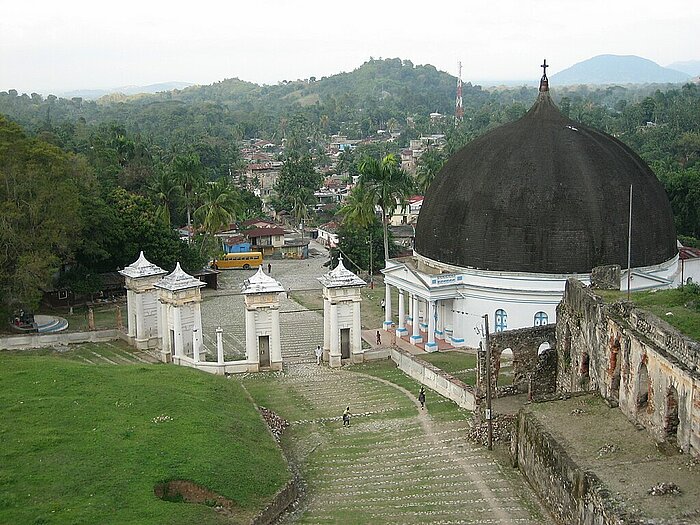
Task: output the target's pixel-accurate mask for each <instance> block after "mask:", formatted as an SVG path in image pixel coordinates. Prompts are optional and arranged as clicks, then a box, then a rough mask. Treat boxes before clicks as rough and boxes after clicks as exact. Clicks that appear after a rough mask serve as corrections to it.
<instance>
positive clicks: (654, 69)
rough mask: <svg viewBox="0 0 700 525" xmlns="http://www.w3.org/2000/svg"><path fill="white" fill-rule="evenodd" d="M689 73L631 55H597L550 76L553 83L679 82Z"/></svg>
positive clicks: (688, 76)
mask: <svg viewBox="0 0 700 525" xmlns="http://www.w3.org/2000/svg"><path fill="white" fill-rule="evenodd" d="M690 77H691V75H689V74H687V73H682V72H680V71H675V70H673V69H668V68H665V67H661V66H660V65H658V64H657V63H656V62H652V61H651V60H647V59H646V58H641V57H638V56H634V55H599V56H597V57H593V58H589V59H588V60H584V61H583V62H579V63H578V64H574V65H573V66H571V67H570V68H567V69H565V70H563V71H560V72H559V73H556V74H554V75H552V76H551V77H550V79H551V80H552V83H553V84H555V85H560V86H565V85H574V84H650V83H658V84H665V83H679V82H685V81H687V80H689V79H690Z"/></svg>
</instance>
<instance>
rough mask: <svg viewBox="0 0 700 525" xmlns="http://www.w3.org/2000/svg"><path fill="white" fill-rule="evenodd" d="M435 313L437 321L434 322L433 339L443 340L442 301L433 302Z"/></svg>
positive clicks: (443, 309) (443, 310)
mask: <svg viewBox="0 0 700 525" xmlns="http://www.w3.org/2000/svg"><path fill="white" fill-rule="evenodd" d="M435 311H436V312H437V319H436V320H435V338H436V339H445V327H444V324H445V320H444V315H443V314H444V312H445V308H444V305H443V303H442V301H436V302H435Z"/></svg>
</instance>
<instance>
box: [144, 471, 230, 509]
mask: <svg viewBox="0 0 700 525" xmlns="http://www.w3.org/2000/svg"><path fill="white" fill-rule="evenodd" d="M153 493H154V494H155V495H156V497H157V498H160V499H162V500H163V501H170V502H173V503H199V504H201V505H206V506H208V507H214V508H215V509H216V510H218V511H220V512H222V513H230V512H231V511H233V509H234V508H235V507H236V502H235V501H233V500H230V499H228V498H225V497H223V496H221V495H220V494H217V493H216V492H214V491H213V490H209V489H208V488H206V487H202V486H201V485H197V484H196V483H194V482H192V481H187V480H184V479H175V480H172V481H166V482H163V483H157V484H156V485H155V486H154V487H153Z"/></svg>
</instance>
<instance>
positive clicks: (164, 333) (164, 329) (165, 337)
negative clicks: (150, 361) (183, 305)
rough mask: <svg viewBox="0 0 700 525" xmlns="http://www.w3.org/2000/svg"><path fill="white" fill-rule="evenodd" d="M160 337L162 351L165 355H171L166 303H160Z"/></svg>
mask: <svg viewBox="0 0 700 525" xmlns="http://www.w3.org/2000/svg"><path fill="white" fill-rule="evenodd" d="M158 337H159V338H160V349H161V350H162V351H163V352H165V353H170V332H169V331H168V307H167V306H166V305H165V303H161V302H160V301H158Z"/></svg>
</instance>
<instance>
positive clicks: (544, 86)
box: [540, 58, 549, 93]
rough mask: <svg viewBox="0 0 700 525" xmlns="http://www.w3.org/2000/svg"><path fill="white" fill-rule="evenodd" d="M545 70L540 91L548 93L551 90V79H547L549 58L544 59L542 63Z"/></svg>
mask: <svg viewBox="0 0 700 525" xmlns="http://www.w3.org/2000/svg"><path fill="white" fill-rule="evenodd" d="M540 67H541V68H542V70H543V73H542V78H541V79H540V93H546V92H548V91H549V80H548V79H547V68H548V67H549V66H548V65H547V59H546V58H545V59H544V63H543V64H541V65H540Z"/></svg>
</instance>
